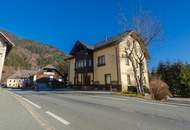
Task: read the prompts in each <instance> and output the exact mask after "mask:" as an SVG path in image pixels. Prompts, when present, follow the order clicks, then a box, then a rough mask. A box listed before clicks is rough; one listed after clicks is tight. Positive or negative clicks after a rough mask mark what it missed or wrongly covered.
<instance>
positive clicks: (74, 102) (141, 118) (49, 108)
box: [0, 90, 190, 130]
mask: <svg viewBox="0 0 190 130" xmlns="http://www.w3.org/2000/svg"><path fill="white" fill-rule="evenodd" d="M4 91H5V90H4ZM0 92H1V91H0ZM1 93H3V94H1ZM1 93H0V101H1V102H0V103H1V107H3V105H4V106H6V105H7V103H8V104H9V105H10V106H9V107H11V105H12V108H13V109H11V108H9V110H10V111H11V112H9V113H2V112H1V115H2V114H3V115H5V116H7V115H10V113H11V115H10V117H6V118H2V119H1V116H0V122H1V123H0V129H3V130H5V129H6V127H7V126H8V125H6V124H7V121H8V122H9V123H8V124H9V126H10V129H11V128H13V127H14V129H12V130H30V128H33V130H38V129H39V130H40V129H42V130H43V129H44V130H190V107H187V106H178V105H172V104H159V103H154V102H147V101H143V100H137V99H135V98H127V97H124V98H123V97H119V96H111V95H110V96H109V95H83V94H72V93H69V94H63V93H61V92H59V93H55V92H30V91H25V92H19V91H17V92H14V93H17V94H18V95H20V96H18V95H15V94H12V93H7V92H1ZM2 95H3V96H4V97H2ZM2 98H3V99H2ZM7 98H8V99H7ZM5 100H6V101H5ZM2 102H4V103H2ZM15 109H16V110H15ZM0 110H1V109H0ZM13 115H17V116H18V115H19V117H15V116H14V117H13V118H12V116H13ZM2 120H4V121H3V122H2ZM20 120H21V121H20ZM15 121H16V122H15ZM22 122H23V123H22ZM28 122H29V123H28ZM4 123H5V125H4ZM20 123H21V124H20ZM3 125H4V126H3ZM22 125H23V126H22ZM11 126H12V127H11ZM15 126H17V127H15ZM19 126H20V128H19ZM24 126H28V127H27V128H28V129H25V127H24ZM6 130H8V129H6Z"/></svg>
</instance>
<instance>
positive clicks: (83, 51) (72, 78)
mask: <svg viewBox="0 0 190 130" xmlns="http://www.w3.org/2000/svg"><path fill="white" fill-rule="evenodd" d="M129 44H134V45H135V50H136V53H138V52H140V48H142V49H144V52H145V53H144V54H143V55H144V56H145V59H144V70H145V71H144V86H146V87H147V88H149V79H148V69H147V59H148V58H149V55H148V52H147V50H146V48H145V47H144V44H143V40H142V39H141V37H140V36H139V35H138V34H137V33H135V32H133V31H129V32H125V33H122V34H119V35H117V36H114V37H112V38H109V39H106V40H105V41H102V42H99V43H97V44H95V45H88V44H86V43H84V42H81V41H76V43H75V45H74V47H73V48H72V50H71V52H70V55H71V56H70V57H69V58H67V59H66V60H67V61H68V63H69V72H68V82H69V84H70V85H71V86H73V87H75V86H78V87H80V88H86V87H87V89H101V90H102V89H103V90H109V89H112V90H113V89H115V90H117V91H120V90H122V91H128V90H130V89H135V86H136V82H135V78H134V73H133V67H132V65H131V63H130V61H129V59H127V58H126V57H125V55H126V53H125V52H124V50H125V48H126V47H127V46H128V45H129Z"/></svg>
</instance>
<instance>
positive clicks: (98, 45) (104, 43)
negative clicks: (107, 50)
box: [95, 31, 130, 50]
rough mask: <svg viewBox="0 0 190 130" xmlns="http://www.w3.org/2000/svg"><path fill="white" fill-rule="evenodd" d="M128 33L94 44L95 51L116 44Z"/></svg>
mask: <svg viewBox="0 0 190 130" xmlns="http://www.w3.org/2000/svg"><path fill="white" fill-rule="evenodd" d="M129 33H130V31H127V32H124V33H121V34H119V35H117V36H113V37H110V38H108V39H106V40H104V41H101V42H98V43H96V44H95V50H96V49H99V48H102V47H105V46H109V45H113V44H117V43H118V42H119V41H120V40H121V38H123V37H125V36H127V35H128V34H129Z"/></svg>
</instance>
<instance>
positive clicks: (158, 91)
mask: <svg viewBox="0 0 190 130" xmlns="http://www.w3.org/2000/svg"><path fill="white" fill-rule="evenodd" d="M150 93H151V97H152V99H154V100H167V98H168V96H169V97H172V94H171V92H170V91H169V87H168V85H167V84H166V83H165V82H163V81H162V80H159V79H152V80H151V82H150Z"/></svg>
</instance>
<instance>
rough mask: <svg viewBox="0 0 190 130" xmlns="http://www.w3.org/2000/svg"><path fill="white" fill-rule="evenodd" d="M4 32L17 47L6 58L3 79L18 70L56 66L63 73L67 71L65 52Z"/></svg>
mask: <svg viewBox="0 0 190 130" xmlns="http://www.w3.org/2000/svg"><path fill="white" fill-rule="evenodd" d="M0 31H3V30H0ZM3 32H4V33H6V35H7V36H8V37H9V38H10V39H11V40H12V42H13V43H15V47H14V48H13V49H12V50H11V52H10V54H9V55H8V56H7V58H6V61H5V67H4V71H3V79H6V78H7V77H8V76H10V75H11V74H13V73H14V72H15V71H16V70H22V69H33V70H34V69H35V70H36V69H40V68H42V67H44V66H46V65H48V64H52V65H54V66H56V67H57V68H58V69H59V70H60V71H61V72H62V73H63V72H64V71H66V70H67V64H66V62H65V61H64V58H65V57H66V55H65V53H64V52H62V51H60V50H58V49H56V48H54V47H53V46H50V45H48V44H44V43H40V42H35V41H32V40H28V39H23V38H19V37H17V36H15V35H13V34H11V33H8V32H5V31H3Z"/></svg>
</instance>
